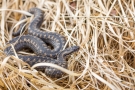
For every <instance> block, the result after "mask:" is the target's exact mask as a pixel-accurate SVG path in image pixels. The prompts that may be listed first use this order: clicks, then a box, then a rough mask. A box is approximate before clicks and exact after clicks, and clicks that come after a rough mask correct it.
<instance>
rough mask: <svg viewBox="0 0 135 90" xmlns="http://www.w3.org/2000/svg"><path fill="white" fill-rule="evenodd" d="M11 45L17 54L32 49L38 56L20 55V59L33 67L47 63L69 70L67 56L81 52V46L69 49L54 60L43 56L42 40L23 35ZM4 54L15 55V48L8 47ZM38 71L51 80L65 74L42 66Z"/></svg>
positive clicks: (61, 52) (13, 40)
mask: <svg viewBox="0 0 135 90" xmlns="http://www.w3.org/2000/svg"><path fill="white" fill-rule="evenodd" d="M37 41H38V43H37ZM9 44H14V49H15V51H16V52H18V51H20V50H22V49H24V48H30V49H31V50H32V51H33V52H34V53H35V54H36V55H21V54H18V57H19V58H20V59H22V60H23V61H24V62H26V63H28V64H29V65H30V66H33V65H34V64H36V63H43V62H46V63H53V64H56V65H58V66H61V67H63V68H67V65H68V63H67V61H66V56H68V55H70V54H72V53H73V52H75V51H78V50H79V46H71V47H69V48H66V49H64V50H62V51H60V52H59V54H58V55H57V59H54V58H51V57H46V56H43V55H42V53H45V52H44V49H45V48H44V42H43V41H42V40H41V39H40V38H37V37H36V36H31V35H23V36H21V37H20V36H17V37H15V38H13V39H12V40H10V41H9ZM4 52H5V53H6V55H15V54H14V51H13V48H12V47H11V46H8V47H6V48H5V49H4ZM40 54H41V55H40ZM36 69H37V70H38V71H42V72H44V73H45V74H46V75H47V76H49V77H51V78H60V77H62V76H63V75H64V72H62V71H60V70H58V69H56V68H52V67H48V66H40V67H37V68H36Z"/></svg>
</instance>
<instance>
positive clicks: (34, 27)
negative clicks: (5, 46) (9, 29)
mask: <svg viewBox="0 0 135 90" xmlns="http://www.w3.org/2000/svg"><path fill="white" fill-rule="evenodd" d="M28 12H30V13H31V14H34V16H35V17H34V19H33V21H32V22H31V23H30V25H29V28H28V34H30V35H33V36H37V37H39V38H41V39H42V40H43V41H44V42H45V43H48V44H49V45H52V47H53V49H49V48H48V49H45V52H46V54H48V55H50V56H51V57H56V56H57V54H58V53H59V52H60V51H61V50H62V49H63V47H64V45H65V42H66V41H65V38H64V37H63V36H62V35H60V34H58V33H54V32H43V31H41V30H40V29H39V28H40V26H41V24H42V22H43V15H44V14H43V11H42V10H40V9H38V8H32V9H30V10H29V11H28ZM25 17H26V16H25V15H24V16H23V17H22V18H21V19H25ZM24 24H25V22H24V23H22V24H21V25H20V28H19V30H18V31H17V32H15V33H13V35H14V36H17V35H20V33H21V29H22V27H23V26H24ZM22 31H23V30H22ZM36 42H37V43H38V41H36Z"/></svg>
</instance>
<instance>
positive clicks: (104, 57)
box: [0, 0, 135, 90]
mask: <svg viewBox="0 0 135 90" xmlns="http://www.w3.org/2000/svg"><path fill="white" fill-rule="evenodd" d="M71 2H72V0H0V6H1V7H2V8H1V9H0V24H1V25H0V42H1V43H0V88H1V89H2V90H7V89H9V90H31V89H32V90H36V89H40V90H55V89H58V90H78V89H81V90H82V89H83V90H131V89H132V90H134V89H135V69H134V68H135V60H134V59H135V51H134V49H135V40H134V38H135V37H134V35H135V32H134V28H133V27H134V21H135V18H134V16H135V7H134V6H135V1H134V0H77V1H76V2H73V3H71ZM70 6H72V7H73V8H71V7H70ZM32 7H39V8H41V9H42V10H43V11H44V12H45V20H44V22H43V24H42V27H41V29H42V30H44V31H52V32H58V33H60V34H62V35H64V36H65V37H66V39H67V42H66V45H65V47H69V46H73V45H78V46H80V47H81V48H80V50H79V51H78V52H76V53H74V54H72V55H71V56H70V57H69V58H68V64H69V66H68V70H69V71H73V72H74V73H71V72H69V71H66V72H67V73H68V74H66V75H65V76H64V77H62V78H60V79H51V78H48V77H47V76H46V75H44V74H43V73H37V71H36V70H31V69H30V68H26V67H25V66H26V64H25V63H24V62H22V61H21V60H20V59H17V58H16V57H14V56H10V57H7V56H6V55H5V54H4V52H3V50H4V48H5V47H6V42H8V41H9V40H10V39H12V31H13V30H15V29H16V30H17V26H18V25H19V24H20V23H21V22H22V21H20V22H19V19H20V17H21V15H23V14H27V15H30V14H29V13H28V12H26V11H27V10H28V9H30V8H32ZM31 20H32V18H31V19H27V21H28V22H27V23H26V26H28V24H29V22H30V21H31ZM26 30H27V28H26ZM28 84H29V85H28Z"/></svg>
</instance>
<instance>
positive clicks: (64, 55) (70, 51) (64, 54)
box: [58, 46, 80, 60]
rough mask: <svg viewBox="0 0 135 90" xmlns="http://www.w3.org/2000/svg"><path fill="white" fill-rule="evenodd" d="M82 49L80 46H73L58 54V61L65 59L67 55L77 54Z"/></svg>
mask: <svg viewBox="0 0 135 90" xmlns="http://www.w3.org/2000/svg"><path fill="white" fill-rule="evenodd" d="M79 49H80V47H79V46H71V47H69V48H66V49H65V50H63V51H61V52H60V53H59V54H58V59H60V58H61V60H63V59H64V57H66V56H67V55H70V54H72V53H73V52H76V51H78V50H79Z"/></svg>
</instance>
